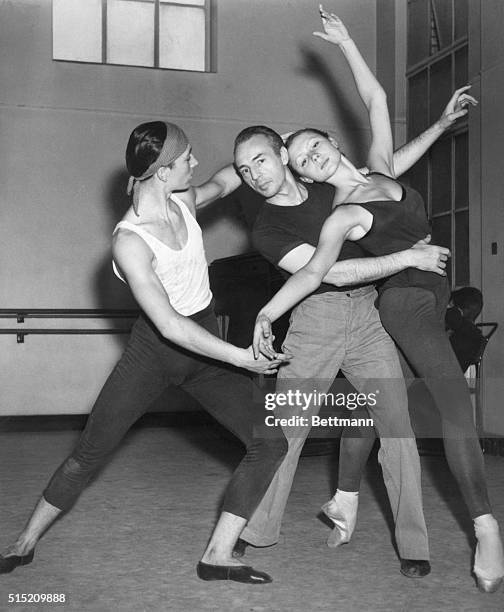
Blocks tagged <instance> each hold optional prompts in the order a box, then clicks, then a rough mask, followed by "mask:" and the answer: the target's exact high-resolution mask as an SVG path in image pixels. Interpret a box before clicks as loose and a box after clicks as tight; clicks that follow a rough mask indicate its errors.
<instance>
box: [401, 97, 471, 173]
mask: <svg viewBox="0 0 504 612" xmlns="http://www.w3.org/2000/svg"><path fill="white" fill-rule="evenodd" d="M470 88H471V86H470V85H466V86H465V87H461V88H460V89H457V90H456V91H455V93H454V94H453V96H452V97H451V98H450V101H449V102H448V104H447V105H446V108H445V109H444V111H443V113H442V115H441V117H439V119H438V120H437V121H436V122H435V123H433V124H432V125H431V126H430V127H429V128H427V129H426V130H425V132H422V133H421V134H420V135H419V136H417V137H416V138H414V139H413V140H411V141H410V142H408V143H406V144H405V145H404V146H403V147H401V148H400V149H398V150H397V151H395V152H394V172H395V175H396V176H401V174H404V173H405V172H406V171H407V170H409V169H410V168H411V166H413V165H414V164H415V163H416V162H417V161H418V160H419V159H420V158H421V157H422V155H423V154H424V153H425V152H426V151H427V150H428V149H429V148H430V147H431V146H432V145H433V144H434V143H435V142H436V140H437V139H438V138H439V137H440V136H442V135H443V134H444V133H445V131H446V130H447V129H449V128H450V127H451V126H452V125H453V124H454V123H455V122H456V121H457V119H459V118H460V117H463V116H464V115H467V112H468V107H469V106H476V105H477V104H478V101H477V100H476V99H475V98H473V97H472V96H471V95H469V94H468V93H467V91H468V90H469V89H470Z"/></svg>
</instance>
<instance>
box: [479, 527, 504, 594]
mask: <svg viewBox="0 0 504 612" xmlns="http://www.w3.org/2000/svg"><path fill="white" fill-rule="evenodd" d="M478 518H479V517H478ZM484 518H485V519H486V520H485V523H484V524H481V523H480V524H476V521H477V520H478V519H476V520H475V533H476V538H477V543H476V551H475V554H474V567H473V572H474V575H475V577H476V584H477V586H478V589H479V590H480V591H481V592H482V593H495V592H496V591H498V590H499V588H500V586H501V584H502V582H503V581H504V558H503V557H504V555H503V551H502V542H501V539H500V533H499V526H498V524H497V521H496V520H495V519H494V517H493V516H491V515H489V516H488V517H486V516H485V517H484ZM489 538H490V547H491V548H493V555H494V558H493V563H489V561H488V557H487V560H486V563H485V561H484V555H483V553H482V551H481V545H482V540H483V539H486V540H487V547H488V539H489ZM492 565H493V567H492ZM482 566H483V567H482Z"/></svg>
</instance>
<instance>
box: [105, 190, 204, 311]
mask: <svg viewBox="0 0 504 612" xmlns="http://www.w3.org/2000/svg"><path fill="white" fill-rule="evenodd" d="M171 199H172V201H173V202H175V203H176V204H177V205H178V207H179V208H180V210H181V211H182V216H183V217H184V221H185V224H186V227H187V242H186V244H185V246H184V247H183V248H181V249H179V250H176V249H171V248H170V247H169V246H167V245H166V244H164V243H163V242H161V240H159V239H158V238H156V237H155V236H153V235H152V234H150V233H149V232H147V231H146V230H144V229H142V228H141V227H139V226H138V225H135V224H134V223H131V222H129V221H120V222H119V223H118V224H117V225H116V226H115V228H114V231H113V234H115V233H116V232H117V230H118V229H121V228H123V229H127V230H130V231H131V232H135V234H138V236H140V237H141V238H142V239H143V240H145V242H146V243H147V244H148V246H149V247H150V249H151V250H152V252H153V253H154V257H155V261H154V262H153V266H154V272H155V274H156V276H157V277H158V278H159V280H160V281H161V284H162V285H163V287H164V289H165V291H166V293H167V295H168V297H169V298H170V303H171V305H172V306H173V308H174V309H175V310H176V311H177V312H178V313H180V314H181V315H184V316H190V315H192V314H195V313H196V312H199V311H200V310H203V309H204V308H206V307H207V306H208V304H209V303H210V301H211V299H212V292H211V291H210V283H209V279H208V264H207V260H206V257H205V248H204V245H203V237H202V232H201V228H200V226H199V225H198V223H197V222H196V219H195V218H194V217H193V216H192V215H191V212H190V211H189V209H188V208H187V206H186V205H185V204H184V202H182V200H181V199H180V198H177V196H175V195H173V194H172V195H171ZM112 266H113V268H114V272H115V274H116V276H118V277H119V278H120V279H121V280H122V281H123V282H126V281H125V279H124V278H123V277H122V276H121V274H120V272H119V270H118V268H117V266H116V264H115V262H114V261H112Z"/></svg>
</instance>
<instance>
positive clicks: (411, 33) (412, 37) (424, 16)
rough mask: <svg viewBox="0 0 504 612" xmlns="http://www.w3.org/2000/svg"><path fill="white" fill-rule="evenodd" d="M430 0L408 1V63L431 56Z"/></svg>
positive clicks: (414, 62)
mask: <svg viewBox="0 0 504 612" xmlns="http://www.w3.org/2000/svg"><path fill="white" fill-rule="evenodd" d="M429 19H430V17H429V2H428V0H410V2H409V3H408V65H409V66H412V65H413V64H416V63H417V62H420V61H421V60H423V59H425V58H427V57H429V41H430V24H429Z"/></svg>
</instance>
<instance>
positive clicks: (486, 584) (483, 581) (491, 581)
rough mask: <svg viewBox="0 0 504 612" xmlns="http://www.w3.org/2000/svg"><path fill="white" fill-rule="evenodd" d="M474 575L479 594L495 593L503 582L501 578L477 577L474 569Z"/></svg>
mask: <svg viewBox="0 0 504 612" xmlns="http://www.w3.org/2000/svg"><path fill="white" fill-rule="evenodd" d="M474 574H475V576H476V584H477V585H478V590H479V591H480V592H481V593H495V592H496V591H498V590H499V587H500V585H501V584H502V581H503V578H483V576H481V575H478V573H477V571H476V568H474Z"/></svg>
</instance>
